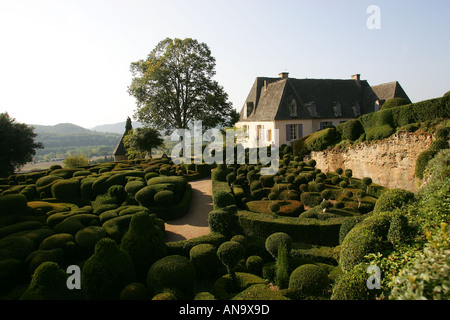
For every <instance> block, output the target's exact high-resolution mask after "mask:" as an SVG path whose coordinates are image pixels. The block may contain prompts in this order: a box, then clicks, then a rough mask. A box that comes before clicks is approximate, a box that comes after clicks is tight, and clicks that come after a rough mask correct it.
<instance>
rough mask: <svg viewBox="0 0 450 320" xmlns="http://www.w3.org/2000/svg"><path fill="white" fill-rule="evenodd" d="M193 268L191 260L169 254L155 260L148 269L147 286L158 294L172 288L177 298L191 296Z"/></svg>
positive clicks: (193, 279) (193, 276)
mask: <svg viewBox="0 0 450 320" xmlns="http://www.w3.org/2000/svg"><path fill="white" fill-rule="evenodd" d="M194 281H195V270H194V266H193V265H192V263H191V261H190V260H189V259H188V258H186V257H183V256H179V255H170V256H167V257H164V258H162V259H160V260H158V261H156V262H155V263H154V264H153V265H152V266H151V267H150V269H149V270H148V276H147V280H146V284H147V288H149V290H151V292H153V294H154V295H155V294H158V293H161V292H164V291H165V290H174V291H175V292H177V294H178V295H179V296H177V298H178V299H188V298H191V295H192V289H193V286H194Z"/></svg>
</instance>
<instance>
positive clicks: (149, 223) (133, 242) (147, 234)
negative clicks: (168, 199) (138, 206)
mask: <svg viewBox="0 0 450 320" xmlns="http://www.w3.org/2000/svg"><path fill="white" fill-rule="evenodd" d="M120 247H121V249H123V250H124V251H125V252H127V253H128V255H129V256H130V258H131V260H132V261H133V264H134V269H135V271H136V277H137V279H138V280H139V281H142V282H145V279H146V276H147V272H148V269H149V268H150V266H151V265H152V264H153V263H155V262H156V261H158V260H159V259H161V258H163V257H165V256H166V255H167V248H166V244H165V238H164V234H163V232H162V231H161V230H160V229H159V228H158V227H156V226H155V224H154V221H153V218H152V217H151V216H150V215H149V214H148V213H145V212H138V213H135V214H134V215H132V217H131V221H130V225H129V228H128V231H127V232H126V233H125V234H124V236H123V238H122V240H121V245H120Z"/></svg>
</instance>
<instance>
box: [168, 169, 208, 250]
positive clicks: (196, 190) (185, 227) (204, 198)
mask: <svg viewBox="0 0 450 320" xmlns="http://www.w3.org/2000/svg"><path fill="white" fill-rule="evenodd" d="M189 183H190V184H191V186H192V198H191V203H190V206H189V211H188V213H186V215H184V216H183V217H181V218H179V219H174V220H170V221H166V225H165V228H166V242H173V241H179V240H185V239H191V238H195V237H199V236H202V235H205V234H208V233H209V226H208V214H209V213H210V212H211V210H212V208H213V204H212V185H211V178H205V179H200V180H196V181H190V182H189Z"/></svg>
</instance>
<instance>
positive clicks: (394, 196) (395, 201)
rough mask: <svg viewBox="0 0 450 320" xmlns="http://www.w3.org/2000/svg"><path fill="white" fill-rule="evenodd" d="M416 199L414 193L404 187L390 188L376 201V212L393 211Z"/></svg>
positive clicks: (374, 210)
mask: <svg viewBox="0 0 450 320" xmlns="http://www.w3.org/2000/svg"><path fill="white" fill-rule="evenodd" d="M412 201H414V193H412V192H411V191H408V190H403V189H389V190H386V191H385V192H383V194H382V195H381V196H380V197H379V198H378V199H377V201H376V202H375V207H374V209H373V212H374V213H381V212H391V211H393V210H394V209H396V208H401V207H403V206H404V205H407V204H409V203H411V202H412Z"/></svg>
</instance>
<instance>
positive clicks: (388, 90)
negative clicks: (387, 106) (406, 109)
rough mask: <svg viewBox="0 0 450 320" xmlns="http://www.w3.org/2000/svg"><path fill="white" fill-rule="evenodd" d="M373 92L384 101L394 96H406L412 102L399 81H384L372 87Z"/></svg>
mask: <svg viewBox="0 0 450 320" xmlns="http://www.w3.org/2000/svg"><path fill="white" fill-rule="evenodd" d="M372 90H373V92H375V94H376V95H377V96H378V98H379V99H380V100H382V101H386V100H389V99H392V98H404V99H406V100H408V101H409V102H410V103H411V100H410V99H409V97H408V95H407V94H406V92H405V91H404V90H403V88H402V86H401V85H400V83H398V81H392V82H388V83H383V84H380V85H377V86H373V87H372Z"/></svg>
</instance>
